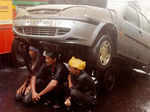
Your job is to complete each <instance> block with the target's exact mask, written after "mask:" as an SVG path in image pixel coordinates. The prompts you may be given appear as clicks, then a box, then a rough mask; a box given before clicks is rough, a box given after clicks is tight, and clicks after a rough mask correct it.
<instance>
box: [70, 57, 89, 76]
mask: <svg viewBox="0 0 150 112" xmlns="http://www.w3.org/2000/svg"><path fill="white" fill-rule="evenodd" d="M68 64H69V71H70V72H71V74H74V75H79V74H80V72H81V71H83V70H84V69H85V67H86V62H85V61H82V60H81V59H78V58H75V57H72V58H71V59H70V60H69V62H68Z"/></svg>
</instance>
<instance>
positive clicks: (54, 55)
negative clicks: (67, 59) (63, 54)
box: [46, 51, 58, 59]
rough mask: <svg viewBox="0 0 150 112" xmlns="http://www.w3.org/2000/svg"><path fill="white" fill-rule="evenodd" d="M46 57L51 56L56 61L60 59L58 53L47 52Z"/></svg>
mask: <svg viewBox="0 0 150 112" xmlns="http://www.w3.org/2000/svg"><path fill="white" fill-rule="evenodd" d="M46 56H49V57H51V58H53V59H55V58H56V59H57V58H58V53H56V52H50V51H46Z"/></svg>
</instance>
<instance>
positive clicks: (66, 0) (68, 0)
mask: <svg viewBox="0 0 150 112" xmlns="http://www.w3.org/2000/svg"><path fill="white" fill-rule="evenodd" d="M49 4H72V5H90V6H97V7H106V4H107V0H49Z"/></svg>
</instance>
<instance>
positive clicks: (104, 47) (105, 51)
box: [97, 35, 114, 69]
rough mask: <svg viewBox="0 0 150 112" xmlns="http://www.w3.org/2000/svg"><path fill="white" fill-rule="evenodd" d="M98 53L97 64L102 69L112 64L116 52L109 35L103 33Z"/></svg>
mask: <svg viewBox="0 0 150 112" xmlns="http://www.w3.org/2000/svg"><path fill="white" fill-rule="evenodd" d="M97 52H98V55H97V65H98V67H99V68H100V69H106V68H108V67H110V66H111V64H112V58H113V53H114V48H113V43H112V40H111V38H110V36H109V35H103V36H102V37H101V38H100V42H99V47H98V50H97Z"/></svg>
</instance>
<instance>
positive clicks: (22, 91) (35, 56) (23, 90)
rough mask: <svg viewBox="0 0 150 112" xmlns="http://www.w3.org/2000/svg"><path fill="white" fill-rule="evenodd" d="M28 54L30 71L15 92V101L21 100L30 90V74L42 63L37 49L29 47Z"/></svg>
mask: <svg viewBox="0 0 150 112" xmlns="http://www.w3.org/2000/svg"><path fill="white" fill-rule="evenodd" d="M28 53H29V56H30V58H31V62H30V64H29V67H30V70H29V74H28V75H27V77H26V79H25V81H24V83H23V84H22V85H21V86H20V87H19V88H18V89H17V92H16V100H17V101H18V100H19V101H20V100H23V99H24V97H25V96H26V94H27V93H28V92H29V90H30V89H31V86H30V79H31V75H30V74H32V72H33V71H35V70H36V68H37V67H38V66H39V65H40V64H41V63H42V59H40V58H42V57H41V56H40V52H39V50H38V49H37V48H35V47H34V46H30V47H29V52H28Z"/></svg>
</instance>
